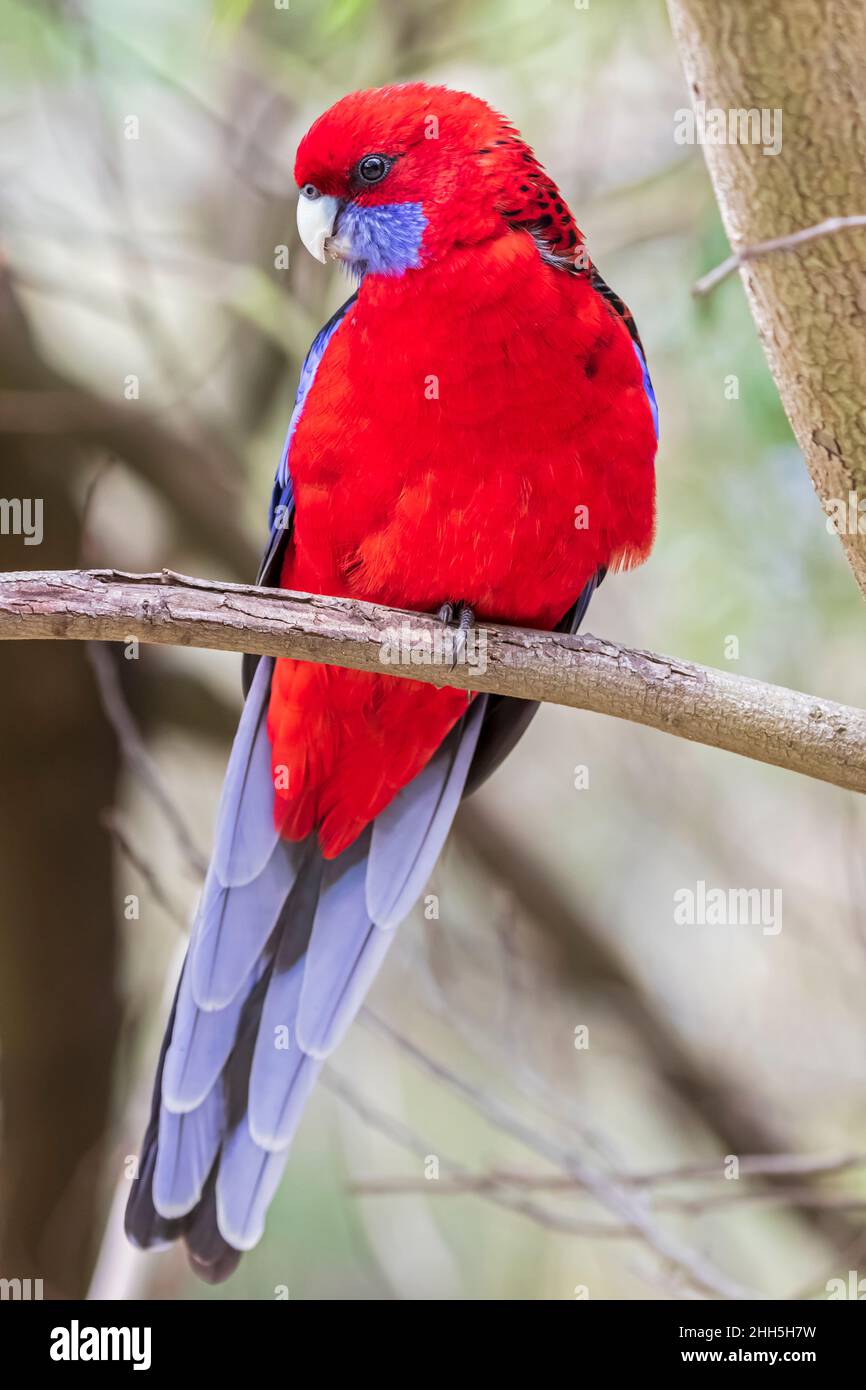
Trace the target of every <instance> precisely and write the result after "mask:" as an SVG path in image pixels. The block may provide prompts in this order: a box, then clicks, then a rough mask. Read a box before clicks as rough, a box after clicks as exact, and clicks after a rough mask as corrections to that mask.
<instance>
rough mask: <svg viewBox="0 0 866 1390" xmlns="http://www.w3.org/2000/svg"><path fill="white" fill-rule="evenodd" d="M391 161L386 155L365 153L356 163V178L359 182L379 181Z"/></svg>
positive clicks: (389, 166)
mask: <svg viewBox="0 0 866 1390" xmlns="http://www.w3.org/2000/svg"><path fill="white" fill-rule="evenodd" d="M392 163H393V161H392V160H390V159H388V157H387V155H384V154H365V155H364V158H363V159H362V160H361V161H360V163H359V164H358V178H359V179H360V181H361V183H367V184H370V183H381V181H382V179H383V178H384V177H385V175H386V174H387V172H388V170H389V169H390V168H391V164H392Z"/></svg>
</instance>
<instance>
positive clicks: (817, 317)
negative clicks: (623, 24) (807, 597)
mask: <svg viewBox="0 0 866 1390" xmlns="http://www.w3.org/2000/svg"><path fill="white" fill-rule="evenodd" d="M668 8H669V11H670V16H671V22H672V25H673V30H674V34H675V36H676V39H677V41H678V44H679V48H680V54H681V57H682V61H683V67H684V69H685V73H686V78H687V80H688V83H689V87H690V91H691V96H692V99H693V101H694V102H695V103H697V102H703V103H705V107H706V110H707V111H709V110H710V109H715V108H720V109H721V110H723V111H724V112H725V113H726V115H727V113H728V112H730V111H732V110H734V111H736V110H743V109H746V110H748V109H751V108H759V109H762V108H769V109H770V110H771V111H772V110H776V109H778V110H781V112H782V122H781V135H782V139H781V150H780V152H779V153H778V154H776V155H767V154H764V152H763V148H762V146H761V144H758V143H754V144H706V145H705V147H704V152H705V154H706V159H707V164H708V165H709V170H710V176H711V178H712V181H713V187H714V189H715V193H716V198H717V199H718V203H719V207H720V209H721V214H722V220H723V222H724V225H725V230H726V232H727V234H728V238H729V240H730V243H731V246H732V248H733V249H734V251H739V250H742V249H743V247H745V246H748V245H754V244H755V243H756V242H760V241H767V240H770V239H771V238H773V237H777V236H786V235H789V234H790V233H792V232H796V231H798V230H800V229H801V228H805V227H809V226H814V225H816V224H817V223H820V222H823V221H824V220H825V219H826V218H829V217H837V216H846V215H851V214H862V213H866V80H864V64H866V5H864V4H863V0H668ZM740 274H741V276H742V279H743V283H744V285H745V287H746V293H747V295H748V299H749V304H750V306H751V309H752V313H753V315H754V318H755V323H756V324H757V327H758V332H759V334H760V337H761V341H762V343H763V345H764V350H765V352H766V354H767V358H768V360H769V364H770V369H771V371H772V373H773V376H774V378H775V381H776V385H777V387H778V389H779V394H780V396H781V398H782V403H783V405H784V407H785V410H786V411H787V414H788V418H789V419H790V421H791V425H792V427H793V430H794V433H795V435H796V437H797V441H798V443H799V445H800V447H801V449H802V450H803V453H804V454H805V457H806V463H807V465H808V468H809V472H810V474H811V477H812V482H813V483H814V485H815V490H816V492H817V493H818V496H819V498H820V499H821V503H822V505H823V506H824V508H825V510H827V511H828V514H833V513H834V512H838V508H839V505H840V504H844V506H845V508H846V511H847V512H848V513H850V511H851V505H850V502H851V497H852V494H853V495H854V497H855V498H856V500H857V502H858V503H860V504H861V506H862V509H863V513H864V514H863V516H862V517H861V518H860V522H859V527H857V526H856V525H855V526H854V527H851V526H850V523H849V529H848V531H847V533H845V532H840V537H841V540H842V544H843V546H844V548H845V552H846V555H847V557H848V561H849V563H850V565H851V568H852V570H853V571H854V575H855V577H856V579H857V582H858V584H859V585H860V587H861V589H862V590H863V591H864V593H866V334H864V331H863V313H864V309H866V230H857V229H847V230H843V231H839V232H838V233H835V234H833V235H830V236H827V237H823V238H821V239H820V240H816V241H813V242H810V243H809V244H808V245H804V246H800V247H798V248H797V249H796V250H783V251H775V252H770V253H768V254H766V255H763V256H761V257H759V258H757V259H755V260H753V261H750V262H749V263H748V264H747V265H744V266H742V267H741V270H740ZM855 505H856V504H855Z"/></svg>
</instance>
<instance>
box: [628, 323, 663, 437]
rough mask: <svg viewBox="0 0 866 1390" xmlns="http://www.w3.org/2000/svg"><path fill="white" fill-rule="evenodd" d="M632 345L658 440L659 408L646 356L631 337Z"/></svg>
mask: <svg viewBox="0 0 866 1390" xmlns="http://www.w3.org/2000/svg"><path fill="white" fill-rule="evenodd" d="M632 347H633V348H634V350H635V353H636V354H637V360H638V362H640V369H641V371H642V372H643V389H644V391H645V392H646V398H647V400H648V401H649V408H650V410H651V411H652V417H653V425H654V426H655V432H656V440H658V437H659V408H658V405H657V404H656V393H655V391H654V390H653V384H652V382H651V381H650V374H649V370H648V368H647V364H646V358H645V357H644V355H643V353H642V352H641V350H640V348H639V347H638V345H637V343H636V342H635V341H634V339H632Z"/></svg>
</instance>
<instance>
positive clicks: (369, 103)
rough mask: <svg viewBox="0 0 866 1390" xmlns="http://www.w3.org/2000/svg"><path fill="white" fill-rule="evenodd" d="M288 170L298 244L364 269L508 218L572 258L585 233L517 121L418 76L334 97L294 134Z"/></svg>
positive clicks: (459, 242) (384, 268) (436, 251)
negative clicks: (295, 192) (297, 137)
mask: <svg viewBox="0 0 866 1390" xmlns="http://www.w3.org/2000/svg"><path fill="white" fill-rule="evenodd" d="M295 180H296V182H297V184H298V188H299V190H300V196H299V201H298V227H299V229H300V233H301V237H302V239H303V241H304V243H305V245H306V246H307V247H308V249H309V250H310V251H311V252H312V253H313V255H315V256H317V257H318V259H319V260H321V261H324V260H325V259H326V256H327V255H328V254H331V255H333V256H336V257H338V258H339V259H341V260H343V261H345V262H346V263H347V264H348V265H349V267H350V268H351V269H353V270H354V271H355V272H356V273H358V274H361V275H363V274H383V275H400V274H402V273H403V272H404V271H405V270H409V269H413V268H416V267H418V266H421V265H424V264H427V263H429V262H430V261H433V260H437V259H440V258H441V257H443V256H445V255H447V254H448V252H449V251H451V250H453V249H454V248H455V247H458V246H471V245H473V244H475V243H478V242H482V241H486V240H488V239H490V238H494V237H497V236H502V235H505V234H506V233H507V232H509V231H510V230H513V229H514V228H515V227H517V228H520V229H522V230H524V231H525V232H527V233H528V234H530V235H532V236H533V237H534V238H535V239H536V241H537V243H538V246H539V250H540V252H541V254H542V255H544V256H545V257H546V258H547V259H551V260H556V261H565V262H568V261H574V260H575V257H576V255H577V254H578V252H579V251H580V248H581V245H582V238H581V236H580V233H579V231H578V229H577V227H576V226H575V224H574V220H573V218H572V216H571V214H570V212H569V210H568V208H567V207H566V206H565V203H564V202H563V200H562V197H561V195H560V193H559V191H558V189H557V188H556V186H555V184H554V183H553V182H552V180H551V179H550V178H549V177H548V175H547V174H545V172H544V170H543V169H542V168H541V166H540V164H539V163H538V161H537V160H536V158H535V156H534V155H533V153H532V151H531V150H530V149H529V148H528V146H527V145H526V144H525V143H524V141H523V140H522V139H521V137H520V135H519V134H518V133H517V131H516V130H515V129H514V127H513V126H512V125H510V123H509V122H508V121H507V120H506V119H505V118H504V117H503V116H500V115H499V114H498V112H496V111H494V110H492V108H491V107H489V106H488V105H487V103H486V102H484V101H481V100H480V99H479V98H478V97H474V96H470V95H469V93H468V92H454V91H451V90H450V89H449V88H447V87H428V86H426V85H425V84H424V83H420V82H416V83H407V84H406V85H404V86H398V87H381V88H379V89H376V90H372V91H366V92H354V93H352V94H351V95H350V96H347V97H343V99H342V100H341V101H338V102H337V103H336V105H335V106H332V107H331V108H330V110H328V111H326V112H325V113H324V115H322V116H320V117H319V119H318V120H317V121H316V122H315V124H314V125H313V126H312V127H311V128H310V130H309V131H308V132H307V134H306V135H305V136H304V138H303V140H302V141H301V144H300V146H299V148H298V154H297V159H296V161H295Z"/></svg>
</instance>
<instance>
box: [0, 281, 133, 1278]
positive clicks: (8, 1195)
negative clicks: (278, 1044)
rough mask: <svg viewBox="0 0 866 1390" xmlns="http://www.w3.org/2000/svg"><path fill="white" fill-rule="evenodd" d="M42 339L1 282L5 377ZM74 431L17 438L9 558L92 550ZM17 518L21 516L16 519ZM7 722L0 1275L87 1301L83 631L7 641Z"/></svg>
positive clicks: (88, 888)
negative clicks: (24, 522)
mask: <svg viewBox="0 0 866 1390" xmlns="http://www.w3.org/2000/svg"><path fill="white" fill-rule="evenodd" d="M31 349H32V341H31V340H30V337H29V333H28V330H27V324H26V321H25V320H24V318H23V315H22V314H21V312H20V309H19V307H18V305H17V302H16V301H15V300H14V297H13V296H12V294H11V289H10V287H9V285H8V282H6V281H3V280H2V278H0V384H2V385H4V386H6V385H8V386H18V385H20V382H21V372H22V369H23V365H24V364H26V361H27V358H28V353H29V352H30V350H31ZM71 447H72V446H70V444H69V443H68V442H67V441H63V442H60V441H51V440H49V441H48V442H46V441H45V440H44V439H40V438H35V439H34V438H27V437H24V436H19V437H11V438H10V437H8V436H7V437H6V438H5V439H4V441H3V483H2V489H3V497H4V498H5V499H7V500H8V499H21V498H30V499H41V500H42V502H43V508H44V510H43V529H44V539H43V541H42V543H41V544H40V545H25V544H24V538H23V536H20V535H12V534H0V554H2V563H3V565H4V566H10V567H13V568H17V567H18V566H21V567H22V568H24V569H27V568H32V567H34V566H35V565H38V564H75V563H76V562H77V561H78V559H79V558H80V534H79V523H78V517H77V512H76V506H75V501H74V498H73V496H72V495H71V489H70V481H71V477H70V475H71V473H72V472H73V471H74V470H72V469H71V467H70V460H69V451H70V448H71ZM4 529H8V528H4ZM2 656H3V667H2V670H3V675H2V680H0V727H2V730H3V794H2V797H0V883H2V897H0V1110H2V1128H3V1133H2V1151H0V1210H2V1213H3V1224H2V1229H0V1276H2V1277H5V1278H8V1279H22V1280H23V1279H28V1278H29V1279H41V1280H42V1281H43V1287H44V1296H45V1297H46V1298H48V1297H65V1298H82V1297H83V1296H84V1294H85V1292H86V1289H87V1283H88V1279H89V1273H90V1267H91V1263H92V1258H93V1255H94V1253H95V1246H96V1243H97V1240H98V1235H99V1227H100V1221H99V1216H100V1204H101V1200H102V1193H103V1181H104V1159H105V1142H106V1128H107V1125H108V1121H109V1117H110V1103H111V1088H112V1078H113V1069H114V1060H115V1049H116V1044H117V1037H118V1028H119V1013H120V1011H119V1005H118V998H117V991H116V980H115V974H116V958H117V935H116V927H115V914H114V903H113V897H114V894H113V889H112V875H111V846H110V844H109V841H108V837H107V836H106V834H105V832H104V831H103V830H102V829H101V827H100V823H99V817H100V812H101V811H102V810H103V809H104V808H105V807H107V806H110V805H111V804H112V803H113V801H114V794H115V780H116V775H117V764H118V753H117V749H116V746H115V742H114V737H113V735H112V733H111V730H110V729H109V727H108V725H107V722H106V720H105V717H104V715H103V713H102V708H101V706H100V703H99V700H98V697H97V693H96V689H95V685H94V680H93V675H92V672H91V670H90V667H89V664H88V661H87V653H86V649H85V647H84V646H83V644H80V643H62V644H61V643H46V642H15V643H9V645H8V646H6V647H5V648H4V650H3V654H2Z"/></svg>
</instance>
